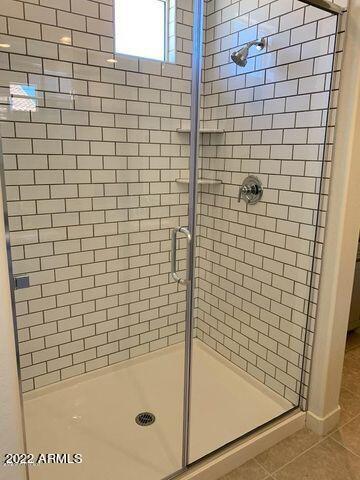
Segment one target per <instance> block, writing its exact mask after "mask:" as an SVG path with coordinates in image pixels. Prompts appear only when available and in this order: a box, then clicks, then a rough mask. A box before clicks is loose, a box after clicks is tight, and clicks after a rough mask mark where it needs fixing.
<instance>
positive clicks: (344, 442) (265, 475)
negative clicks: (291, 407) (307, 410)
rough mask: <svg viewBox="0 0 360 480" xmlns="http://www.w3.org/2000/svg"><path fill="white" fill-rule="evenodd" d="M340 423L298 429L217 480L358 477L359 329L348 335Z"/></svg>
mask: <svg viewBox="0 0 360 480" xmlns="http://www.w3.org/2000/svg"><path fill="white" fill-rule="evenodd" d="M340 404H341V407H342V412H341V420H340V425H339V426H338V428H337V430H336V431H334V432H332V433H331V434H329V435H328V436H326V437H319V436H318V435H316V434H314V433H312V432H310V431H309V430H305V429H304V430H301V431H300V432H297V433H296V434H294V435H293V436H291V437H290V438H287V439H286V440H283V441H282V442H280V443H278V444H277V445H275V446H274V447H272V448H270V449H269V450H267V451H266V452H264V453H262V454H261V455H259V456H257V457H256V458H254V459H253V460H250V461H249V462H247V463H246V464H245V465H243V466H241V467H240V468H238V469H236V470H234V471H233V472H231V473H229V474H227V475H226V476H225V477H222V478H221V479H219V480H360V329H359V330H357V331H354V332H353V333H352V334H350V335H349V337H348V342H347V351H346V355H345V364H344V373H343V386H342V393H341V400H340Z"/></svg>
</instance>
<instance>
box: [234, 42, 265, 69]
mask: <svg viewBox="0 0 360 480" xmlns="http://www.w3.org/2000/svg"><path fill="white" fill-rule="evenodd" d="M253 46H256V48H257V49H258V50H263V49H264V48H265V46H266V40H265V38H261V39H260V40H253V41H252V42H249V43H247V44H246V45H245V47H243V48H240V50H238V51H237V52H234V53H232V55H231V60H232V61H233V62H234V63H236V65H238V66H239V67H245V66H246V64H247V62H248V60H247V59H248V56H249V50H250V48H251V47H253Z"/></svg>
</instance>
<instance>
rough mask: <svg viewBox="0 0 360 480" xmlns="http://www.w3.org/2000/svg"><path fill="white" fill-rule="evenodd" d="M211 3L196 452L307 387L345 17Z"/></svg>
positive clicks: (293, 400)
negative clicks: (322, 201) (339, 32)
mask: <svg viewBox="0 0 360 480" xmlns="http://www.w3.org/2000/svg"><path fill="white" fill-rule="evenodd" d="M207 7H208V8H207V11H206V13H205V15H206V21H205V24H206V25H207V30H206V32H205V39H206V41H205V59H204V65H205V67H204V68H205V71H204V75H203V78H204V84H203V97H202V106H203V108H202V118H203V119H204V120H203V122H202V129H203V132H204V133H203V134H202V137H201V138H202V147H201V152H200V157H201V158H200V162H199V164H200V168H199V177H200V181H199V187H198V188H199V198H198V205H197V208H198V238H197V271H196V276H197V291H196V302H197V308H196V315H195V319H194V320H195V329H194V354H193V362H192V368H193V375H192V386H191V424H190V461H194V460H197V459H199V458H201V457H202V456H204V455H206V454H209V453H210V452H212V451H214V450H216V449H217V448H219V447H221V446H223V445H225V444H227V443H228V442H231V441H232V440H234V439H236V438H239V437H241V436H242V435H244V434H246V433H248V432H250V431H252V430H254V429H255V428H257V427H259V426H261V425H263V424H265V423H266V422H269V421H270V420H273V419H274V418H276V417H278V416H279V415H281V414H283V413H284V412H287V411H289V410H291V409H292V408H294V407H297V406H298V405H299V403H300V397H301V396H302V395H303V396H306V388H305V390H302V387H301V381H302V378H304V379H305V382H307V373H308V370H306V371H305V372H303V365H304V363H305V364H306V358H304V349H305V340H306V328H307V325H308V322H309V325H310V327H311V329H313V318H314V315H315V309H316V290H314V292H313V295H312V297H311V303H310V304H309V298H310V297H309V295H310V285H313V286H315V288H316V287H317V283H318V273H319V264H316V271H314V272H313V271H312V269H313V258H314V243H315V238H320V240H319V242H321V241H322V240H321V238H322V237H321V234H322V232H321V230H319V231H318V234H319V235H320V237H316V234H317V228H316V226H317V221H318V206H319V196H320V195H319V192H320V188H321V179H322V172H323V167H324V166H326V163H325V162H324V161H323V160H324V158H325V159H330V156H329V152H328V150H327V151H326V156H325V157H324V144H325V133H326V124H327V118H328V113H329V108H328V107H329V92H330V89H331V81H332V67H333V60H334V45H335V34H336V27H337V17H336V16H333V15H331V14H328V13H326V12H324V11H321V10H319V9H316V8H314V7H311V6H307V5H305V4H304V3H302V2H293V1H292V0H288V1H283V2H281V5H280V3H279V2H267V4H266V5H263V6H261V7H258V6H257V2H243V1H236V2H232V3H231V6H228V2H225V1H224V2H222V1H218V2H215V3H214V2H210V3H207ZM248 42H253V44H248ZM233 53H236V55H234V59H235V60H236V61H237V63H238V65H237V64H235V63H234V62H233V61H232V60H231V55H232V54H233ZM209 132H210V133H209ZM324 171H325V170H324ZM249 175H251V176H256V177H257V178H258V179H259V181H260V182H261V184H262V186H263V196H262V198H260V201H259V202H258V203H254V204H252V203H246V202H245V200H244V199H245V198H246V196H247V198H248V199H251V198H252V195H253V196H256V195H255V194H256V193H259V189H258V187H256V181H255V180H254V179H253V178H252V179H250V183H249V187H248V188H249V190H248V191H245V190H244V191H243V195H242V199H241V200H240V201H239V193H240V188H241V186H242V185H243V183H244V182H245V180H246V178H247V177H248V176H249ZM260 197H261V195H260ZM322 208H325V207H324V206H323V205H322ZM322 220H323V219H322ZM321 226H323V223H321ZM318 245H319V247H321V244H320V243H319V244H318ZM319 254H320V248H318V249H317V250H316V258H318V257H319ZM308 314H309V315H308ZM311 338H312V337H311V335H310V336H309V337H308V341H310V342H311ZM308 353H310V352H307V354H308ZM306 367H307V368H308V365H307V364H306ZM303 374H304V377H303Z"/></svg>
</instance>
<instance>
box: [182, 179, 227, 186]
mask: <svg viewBox="0 0 360 480" xmlns="http://www.w3.org/2000/svg"><path fill="white" fill-rule="evenodd" d="M175 182H176V183H181V184H184V185H188V184H189V179H188V178H177V179H176V180H175ZM198 184H199V185H221V184H222V181H221V180H214V179H212V178H199V179H198Z"/></svg>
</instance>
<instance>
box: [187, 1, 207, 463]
mask: <svg viewBox="0 0 360 480" xmlns="http://www.w3.org/2000/svg"><path fill="white" fill-rule="evenodd" d="M203 24H204V0H194V21H193V55H192V82H191V109H190V118H191V126H190V159H189V226H188V230H189V232H190V235H191V242H190V245H189V252H188V255H189V256H188V275H189V278H190V279H191V280H190V282H189V284H188V287H187V291H186V317H185V371H184V414H183V452H182V465H183V468H186V467H187V466H188V465H189V440H190V407H191V379H192V351H193V329H194V319H193V312H194V290H195V285H194V280H195V251H196V244H195V241H196V211H197V196H198V188H197V180H198V159H199V155H198V153H199V130H200V97H201V75H202V56H203Z"/></svg>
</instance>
